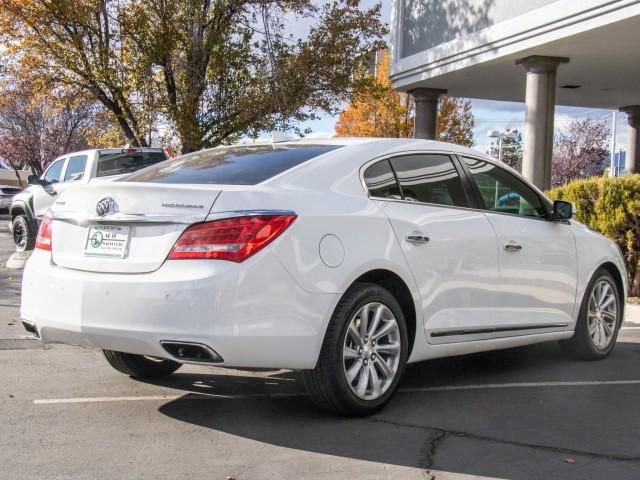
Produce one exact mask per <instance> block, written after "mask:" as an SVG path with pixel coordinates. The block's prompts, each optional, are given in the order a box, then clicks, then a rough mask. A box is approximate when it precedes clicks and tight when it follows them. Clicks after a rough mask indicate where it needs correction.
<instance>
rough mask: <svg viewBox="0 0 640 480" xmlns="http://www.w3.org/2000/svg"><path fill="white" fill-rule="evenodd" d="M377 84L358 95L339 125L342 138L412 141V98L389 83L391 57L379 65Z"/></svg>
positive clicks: (344, 113)
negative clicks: (397, 138) (390, 138)
mask: <svg viewBox="0 0 640 480" xmlns="http://www.w3.org/2000/svg"><path fill="white" fill-rule="evenodd" d="M375 76H376V78H375V82H373V84H372V85H371V86H370V87H368V88H366V89H365V90H364V91H363V92H360V93H359V94H357V95H356V97H355V98H354V100H353V101H352V102H351V103H350V104H349V106H348V107H347V109H346V110H344V111H343V112H342V113H340V118H339V119H338V122H337V124H336V135H337V136H338V137H401V138H402V137H411V136H412V135H413V114H412V108H411V103H410V101H409V97H408V95H406V94H403V93H400V92H397V91H396V90H394V88H393V85H392V83H391V80H389V53H388V52H384V54H383V57H382V61H381V62H380V63H379V64H378V65H377V68H376V75H375Z"/></svg>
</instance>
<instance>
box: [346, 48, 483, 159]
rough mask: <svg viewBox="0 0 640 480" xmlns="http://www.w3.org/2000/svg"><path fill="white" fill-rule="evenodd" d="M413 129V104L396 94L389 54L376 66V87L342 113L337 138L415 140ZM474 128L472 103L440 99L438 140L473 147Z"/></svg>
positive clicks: (371, 88) (370, 87) (363, 92)
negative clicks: (390, 71)
mask: <svg viewBox="0 0 640 480" xmlns="http://www.w3.org/2000/svg"><path fill="white" fill-rule="evenodd" d="M413 125H414V108H413V101H412V99H411V97H410V96H409V95H407V94H405V93H400V92H398V91H396V90H394V88H393V84H392V83H391V80H390V79H389V52H388V51H385V52H384V53H383V55H382V60H381V61H380V63H378V64H377V65H376V72H375V79H373V82H372V85H371V86H368V87H367V88H365V89H363V90H362V91H361V92H360V93H359V94H357V95H356V96H355V97H354V99H353V100H352V102H351V103H350V104H349V105H348V106H347V108H346V109H345V110H344V111H342V113H340V117H339V119H338V122H337V123H336V136H338V137H394V138H406V137H411V136H413ZM473 126H474V117H473V113H472V112H471V102H470V101H468V100H465V99H462V98H456V97H447V96H445V97H442V98H441V99H440V102H439V106H438V120H437V127H436V135H437V138H438V140H441V141H444V142H450V143H456V144H458V145H464V146H468V147H470V146H473Z"/></svg>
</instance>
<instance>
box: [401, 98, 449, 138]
mask: <svg viewBox="0 0 640 480" xmlns="http://www.w3.org/2000/svg"><path fill="white" fill-rule="evenodd" d="M409 93H410V94H411V95H413V99H414V101H415V102H416V122H415V127H414V133H413V136H414V137H415V138H425V139H427V140H435V139H436V125H437V119H438V99H439V98H440V95H444V94H445V93H447V91H446V90H442V89H440V88H416V89H415V90H411V91H410V92H409Z"/></svg>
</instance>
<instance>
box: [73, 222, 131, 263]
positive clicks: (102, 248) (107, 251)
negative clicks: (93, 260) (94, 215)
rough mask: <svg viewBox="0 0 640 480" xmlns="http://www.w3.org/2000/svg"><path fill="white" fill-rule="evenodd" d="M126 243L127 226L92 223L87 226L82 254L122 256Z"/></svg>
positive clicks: (127, 238) (125, 250)
mask: <svg viewBox="0 0 640 480" xmlns="http://www.w3.org/2000/svg"><path fill="white" fill-rule="evenodd" d="M128 243H129V227H128V226H121V225H94V226H93V227H90V228H89V233H88V234H87V243H86V244H85V247H84V254H85V255H87V256H90V257H112V258H124V256H125V255H126V253H127V245H128Z"/></svg>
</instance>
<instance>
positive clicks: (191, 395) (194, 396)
mask: <svg viewBox="0 0 640 480" xmlns="http://www.w3.org/2000/svg"><path fill="white" fill-rule="evenodd" d="M305 396H306V394H305V393H302V392H299V393H246V394H230V395H225V394H216V393H201V392H185V393H184V394H183V395H143V396H136V397H132V396H125V397H75V398H44V399H36V400H34V401H33V403H34V404H35V405H51V404H59V403H110V402H145V401H165V400H208V399H211V398H222V399H229V400H240V399H243V398H264V397H276V398H283V397H305Z"/></svg>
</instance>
